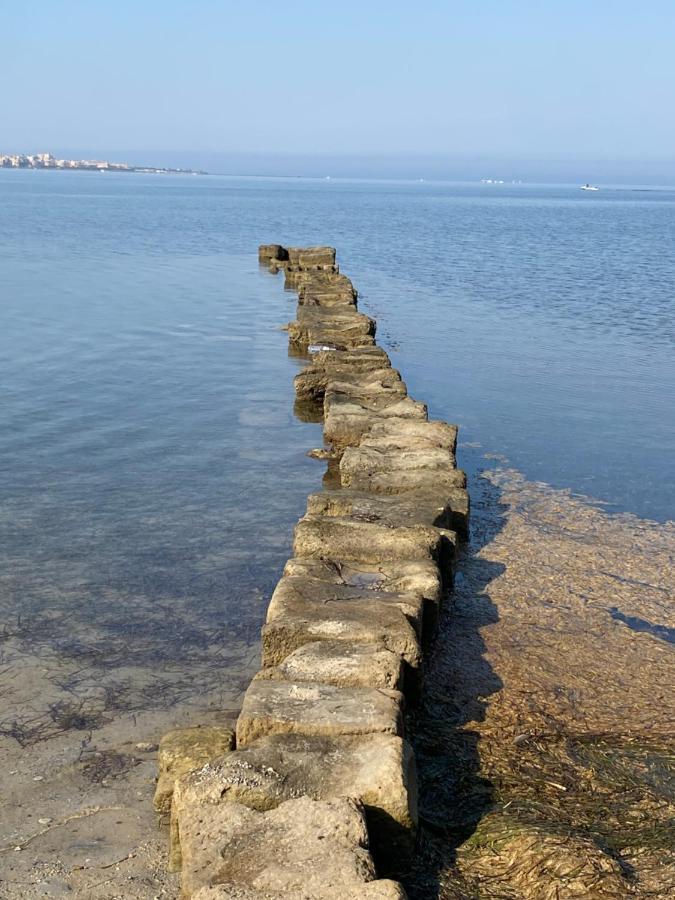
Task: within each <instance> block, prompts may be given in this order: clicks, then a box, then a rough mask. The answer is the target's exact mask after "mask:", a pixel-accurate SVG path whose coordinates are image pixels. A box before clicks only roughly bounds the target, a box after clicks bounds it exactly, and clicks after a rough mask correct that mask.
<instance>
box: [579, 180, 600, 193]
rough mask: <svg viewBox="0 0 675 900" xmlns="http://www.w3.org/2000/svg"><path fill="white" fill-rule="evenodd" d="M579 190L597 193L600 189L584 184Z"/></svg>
mask: <svg viewBox="0 0 675 900" xmlns="http://www.w3.org/2000/svg"><path fill="white" fill-rule="evenodd" d="M581 190H582V191H599V190H600V188H599V187H596V186H595V185H594V184H589V183H588V182H586V184H582V185H581Z"/></svg>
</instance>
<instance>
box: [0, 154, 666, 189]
mask: <svg viewBox="0 0 675 900" xmlns="http://www.w3.org/2000/svg"><path fill="white" fill-rule="evenodd" d="M2 152H7V153H9V152H19V153H26V154H30V153H42V152H45V153H46V152H50V153H53V154H54V155H55V156H56V157H57V158H65V159H104V160H108V161H110V162H126V163H129V164H130V165H134V166H158V167H166V168H184V169H194V170H202V171H205V172H207V173H208V174H211V175H233V176H242V177H244V176H258V177H265V176H268V177H290V178H302V177H306V178H326V176H329V177H330V178H363V179H385V180H386V179H402V180H419V179H423V180H429V181H479V180H480V179H482V178H492V179H502V180H504V181H505V182H510V181H523V182H525V183H560V184H567V183H572V184H576V183H577V182H585V181H591V182H599V183H605V184H626V185H629V184H630V185H651V186H657V185H658V186H663V187H669V186H673V187H675V162H671V161H670V160H664V161H634V160H581V159H579V160H576V159H568V160H565V159H559V160H552V159H499V158H486V157H481V156H478V155H477V156H476V157H474V158H466V159H456V158H455V159H453V158H451V157H442V156H423V155H419V154H410V155H407V156H395V155H387V156H385V155H382V156H378V155H374V154H373V155H368V156H363V155H359V154H341V155H335V154H332V155H329V154H321V153H317V154H313V155H308V154H292V153H287V154H281V153H276V154H275V153H247V154H244V153H209V152H204V151H193V152H191V151H189V150H176V151H169V150H155V151H153V150H106V149H105V148H103V149H102V148H92V147H85V148H82V147H75V148H73V147H53V146H39V147H19V148H15V147H1V146H0V153H2Z"/></svg>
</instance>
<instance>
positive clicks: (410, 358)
mask: <svg viewBox="0 0 675 900" xmlns="http://www.w3.org/2000/svg"><path fill="white" fill-rule="evenodd" d="M267 242H281V243H284V244H290V245H313V244H331V245H334V246H336V247H337V249H338V259H339V263H340V266H341V268H342V270H343V271H344V272H345V273H347V274H348V275H349V276H350V277H351V278H352V279H353V281H354V283H355V285H356V286H357V288H358V291H359V295H360V306H361V308H362V309H363V310H364V311H365V312H367V313H369V314H371V315H373V316H374V317H375V318H376V319H377V322H378V339H379V342H380V343H381V345H382V346H384V347H385V348H386V349H387V350H388V351H389V352H390V355H391V358H392V361H393V364H394V365H395V366H396V367H397V368H398V369H400V371H401V372H402V375H403V377H404V379H405V380H406V382H407V384H408V388H409V391H410V393H411V395H413V396H414V397H416V398H418V399H422V400H424V401H426V402H427V403H428V405H429V410H430V414H431V415H432V416H433V417H438V418H441V419H445V420H448V421H451V422H457V423H458V424H459V426H460V446H459V450H458V454H459V464H460V466H462V467H463V468H465V469H466V470H467V472H468V473H469V476H470V479H474V478H476V477H477V476H478V475H479V474H480V472H481V471H482V470H483V469H485V467H489V466H491V465H494V464H495V460H496V461H498V462H499V463H501V464H504V465H508V466H509V467H511V468H512V469H513V470H516V471H518V472H519V473H521V474H522V476H523V477H524V478H526V479H528V480H529V481H531V482H535V483H539V484H543V485H548V486H550V487H551V488H554V489H564V490H567V491H568V492H570V495H571V496H573V497H575V498H583V500H584V502H587V503H589V504H592V505H595V506H598V507H599V508H601V509H603V510H605V511H606V512H608V513H610V514H612V515H614V514H624V513H631V514H633V515H634V516H636V517H639V518H641V519H647V520H653V521H655V522H665V521H667V520H669V519H672V518H673V517H674V516H675V479H674V477H673V448H674V445H675V354H674V353H673V331H674V328H673V325H674V318H673V309H674V296H675V295H674V285H675V252H674V249H675V189H669V188H663V189H659V188H653V187H652V188H648V189H647V188H645V189H641V188H640V187H639V186H636V187H626V186H616V187H611V186H602V189H601V190H600V191H598V192H596V193H585V192H582V191H580V190H579V186H578V185H526V184H478V183H476V184H465V183H451V182H440V181H438V182H415V181H375V180H373V181H364V180H339V179H331V180H323V179H302V178H237V177H224V176H223V177H217V176H163V175H138V174H111V173H106V174H98V173H86V172H72V173H71V172H41V171H19V172H14V171H0V384H1V385H2V399H1V404H0V422H1V427H0V513H1V520H0V521H1V524H0V528H1V533H0V571H1V572H2V574H1V575H0V579H1V580H0V589H1V594H0V613H1V615H2V625H1V627H2V628H3V629H4V636H5V637H6V638H8V639H9V638H11V639H12V641H13V642H14V643H13V646H14V648H15V650H16V653H17V654H18V657H20V658H25V660H32V662H31V663H30V664H31V665H35V666H44V665H45V660H47V659H48V660H51V661H56V662H54V665H56V664H58V671H59V672H60V675H59V678H60V679H61V680H60V681H58V679H57V681H58V690H57V687H55V686H54V685H55V684H56V683H57V682H56V681H54V680H53V679H52V676H51V675H50V676H48V679H47V680H48V682H49V684H48V685H47V688H46V689H45V690H46V693H45V694H44V702H42V703H41V702H37V706H38V707H39V709H36V708H34V706H30V704H29V706H30V710H29V711H26V712H25V713H21V709H23V707H22V706H21V703H20V702H19V701H18V700H16V698H15V700H14V701H13V708H12V710H10V711H8V710H6V711H5V712H4V713H3V715H0V735H2V734H5V735H7V734H9V735H16V733H19V734H20V735H23V738H22V739H23V740H25V741H28V742H30V741H31V740H38V739H42V738H43V737H45V736H46V737H47V738H48V737H49V736H50V735H51V734H52V733H55V732H57V731H58V729H59V727H61V726H62V724H63V722H62V720H63V716H61V718H59V716H58V713H59V710H61V711H62V710H63V704H64V703H65V702H66V699H67V697H73V696H74V697H76V698H79V699H78V703H79V704H80V706H79V707H78V709H80V710H81V720H78V719H77V718H76V719H75V720H73V721H75V723H76V724H77V722H79V723H80V725H81V726H82V727H83V728H84V727H94V726H95V725H96V722H97V721H98V719H97V718H96V717H97V716H98V717H99V718H100V717H101V716H103V717H105V716H106V715H108V714H111V711H123V712H130V713H135V712H138V711H143V710H147V709H148V708H153V709H154V708H162V709H166V710H171V709H172V708H175V707H177V706H179V705H180V704H182V703H187V704H191V703H192V704H194V703H196V704H197V705H198V704H199V703H200V702H202V700H203V702H204V703H207V702H208V704H214V703H223V702H224V701H223V690H224V687H223V685H224V684H226V683H227V681H228V678H229V679H230V680H231V683H232V684H233V685H235V686H236V688H237V690H235V691H233V692H231V693H228V694H227V702H228V703H230V704H231V705H232V707H233V709H236V705H237V697H238V696H239V695H238V693H237V691H239V690H240V689H241V686H242V685H245V683H246V681H247V679H248V678H249V677H250V675H251V674H252V672H253V671H254V670H255V667H256V665H257V648H258V643H257V642H258V636H259V629H260V625H261V622H262V621H263V617H264V612H265V609H266V606H267V602H268V600H269V596H270V593H271V590H272V589H273V587H274V584H275V582H276V581H277V579H278V578H279V576H280V573H281V569H282V567H283V563H284V561H285V560H286V558H287V557H288V556H289V555H290V548H291V538H292V528H293V524H294V522H295V521H296V520H297V518H298V517H299V516H300V515H302V513H303V510H304V507H305V502H306V496H307V494H308V493H309V492H311V491H312V490H316V489H318V488H319V486H320V484H321V477H322V474H323V469H322V465H321V464H320V463H318V462H317V461H315V460H312V459H310V458H308V457H307V456H306V451H307V450H308V449H309V448H311V447H315V446H318V445H320V444H321V430H320V426H319V425H316V424H311V423H306V422H302V421H300V420H299V419H297V418H296V417H295V416H294V414H293V386H292V381H293V376H294V374H295V373H296V372H297V371H298V369H299V367H300V366H301V365H302V362H301V361H299V360H297V359H295V358H293V357H291V356H289V354H288V349H287V337H286V334H285V332H284V331H283V330H282V328H283V325H284V323H286V322H287V321H288V320H289V319H291V318H292V317H293V315H294V309H295V295H294V294H292V293H284V291H283V281H282V279H281V278H280V277H279V278H275V277H273V276H271V275H270V274H269V273H268V272H266V271H263V270H261V269H260V268H259V266H258V263H257V255H256V251H257V246H258V244H260V243H267ZM22 654H23V657H22ZM27 664H28V663H27ZM64 673H65V674H64ZM54 679H56V676H54ZM63 684H66V686H67V687H66V688H65V689H64V688H63ZM52 688H53V690H54V695H53V696H51V694H50V691H51V690H52ZM62 689H63V690H66V693H63V692H62ZM59 691H61V693H59ZM38 693H40V696H42V693H41V692H38ZM50 698H51V699H50ZM200 698H202V699H201V700H200ZM205 698H206V699H205ZM22 702H23V701H22ZM68 702H71V701H68ZM17 709H18V710H19V712H17ZM55 709H56V714H55V712H54V710H55ZM3 716H4V718H3ZM22 716H23V718H22ZM69 721H70V720H69ZM45 739H46V738H45Z"/></svg>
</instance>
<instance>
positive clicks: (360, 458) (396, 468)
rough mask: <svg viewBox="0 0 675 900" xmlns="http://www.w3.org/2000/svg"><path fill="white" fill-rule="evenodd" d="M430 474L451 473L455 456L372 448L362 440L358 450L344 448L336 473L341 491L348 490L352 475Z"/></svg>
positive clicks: (435, 451)
mask: <svg viewBox="0 0 675 900" xmlns="http://www.w3.org/2000/svg"><path fill="white" fill-rule="evenodd" d="M421 469H432V470H433V471H434V472H440V471H445V470H448V469H450V470H454V469H455V456H454V453H451V452H450V451H449V450H445V449H443V448H442V447H420V448H415V449H413V450H409V449H407V448H402V447H388V448H386V449H382V448H380V447H378V446H374V445H373V442H372V441H370V442H369V441H368V438H367V437H366V438H365V439H364V440H363V441H362V442H361V444H360V446H358V447H348V448H347V449H346V450H345V452H344V454H343V456H342V459H341V460H340V473H341V477H342V482H343V484H344V485H345V487H349V484H350V478H351V476H353V475H364V474H365V475H377V474H379V473H381V472H400V471H419V470H421Z"/></svg>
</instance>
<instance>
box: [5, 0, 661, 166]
mask: <svg viewBox="0 0 675 900" xmlns="http://www.w3.org/2000/svg"><path fill="white" fill-rule="evenodd" d="M1 6H2V8H1V10H0V59H2V72H3V79H2V82H3V84H2V93H1V99H0V151H2V150H4V151H5V152H8V151H11V150H15V149H16V150H22V151H24V152H28V151H32V150H40V149H42V148H45V149H51V150H53V151H54V152H65V151H66V150H77V149H80V150H82V151H84V150H86V151H89V152H96V153H98V154H101V155H106V156H108V157H112V156H115V155H119V154H120V153H124V154H127V156H128V155H129V154H130V153H131V154H136V155H137V156H138V154H141V155H142V156H144V157H145V158H146V159H148V161H149V162H152V161H153V156H154V155H155V154H157V153H162V155H163V158H164V159H166V158H167V154H168V157H171V158H176V159H178V158H180V160H181V161H188V160H189V159H190V155H192V156H194V157H195V158H196V159H201V158H204V157H205V156H206V155H208V154H212V155H213V154H234V155H236V158H238V159H240V160H245V159H246V157H247V156H248V155H249V154H250V155H251V158H253V157H254V156H255V155H256V154H263V155H267V156H270V155H274V154H278V155H279V156H280V158H281V157H282V156H283V154H290V155H291V156H293V155H296V156H297V155H302V157H303V158H307V157H311V156H313V155H315V154H328V155H330V156H331V157H335V156H340V155H342V154H351V155H356V156H359V157H366V156H370V155H373V156H391V157H398V158H405V157H406V156H408V157H409V156H411V155H416V156H421V155H429V156H437V157H441V158H444V159H447V158H451V159H455V158H457V159H462V158H471V157H474V156H479V157H481V158H485V159H510V160H518V159H525V160H546V159H549V160H553V159H560V160H565V159H582V160H618V161H622V160H623V161H634V162H636V163H649V162H654V161H657V162H660V161H667V160H672V159H673V157H674V155H675V154H674V151H675V116H674V115H673V110H674V109H675V6H674V5H673V2H672V0H647V2H642V3H637V2H635V0H631V2H624V0H595V2H593V0H586V2H577V0H550V2H543V0H542V2H536V0H523V2H516V0H483V2H476V0H460V2H453V0H445V2H435V0H434V2H430V0H418V2H413V0H408V2H398V0H390V2H369V0H361V2H354V0H344V2H332V3H321V2H320V0H313V2H303V0H297V2H294V0H282V2H267V0H250V2H246V0H236V2H230V0H221V2H215V0H212V2H207V0H193V2H191V3H188V2H176V0H163V2H158V0H135V2H130V0H112V2H108V3H99V2H97V0H94V2H92V0H88V2H79V0H55V2H47V0H35V2H32V3H30V2H26V3H22V2H20V3H11V4H10V3H9V2H8V0H3V2H2V4H1ZM233 158H234V157H233Z"/></svg>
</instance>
